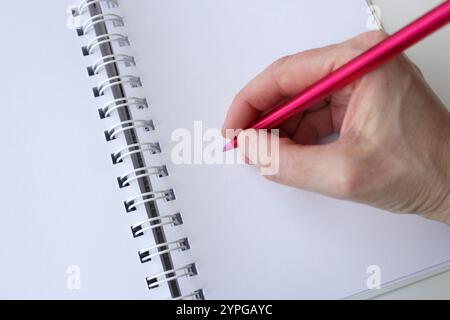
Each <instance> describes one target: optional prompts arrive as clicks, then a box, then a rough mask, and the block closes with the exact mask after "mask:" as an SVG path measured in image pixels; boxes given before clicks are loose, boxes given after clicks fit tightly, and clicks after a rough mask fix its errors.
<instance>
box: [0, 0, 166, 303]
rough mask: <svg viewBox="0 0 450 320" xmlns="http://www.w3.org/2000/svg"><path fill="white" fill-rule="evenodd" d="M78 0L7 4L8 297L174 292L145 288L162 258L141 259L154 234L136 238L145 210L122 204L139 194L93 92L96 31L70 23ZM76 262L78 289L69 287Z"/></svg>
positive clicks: (0, 228) (0, 286) (2, 279)
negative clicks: (123, 179)
mask: <svg viewBox="0 0 450 320" xmlns="http://www.w3.org/2000/svg"><path fill="white" fill-rule="evenodd" d="M72 1H73V0H70V1H51V3H50V2H48V3H47V2H46V3H43V2H39V1H27V2H26V4H25V5H24V3H23V2H21V1H7V2H4V3H2V12H3V13H4V14H3V15H2V19H0V29H1V30H2V34H3V45H2V49H1V50H0V66H1V68H0V69H1V70H2V78H1V80H0V88H1V92H2V107H1V115H2V124H1V126H0V145H1V147H2V153H1V157H0V167H1V170H2V178H1V179H0V200H1V201H0V257H1V264H0V298H7V299H12V298H58V299H66V298H150V297H159V298H166V297H168V296H169V293H168V292H167V291H166V290H164V289H160V290H157V291H156V292H154V293H153V294H150V293H149V292H148V289H147V287H146V283H145V276H148V275H150V274H152V273H155V272H158V271H160V265H159V263H158V264H157V265H152V264H151V263H150V264H146V265H141V264H140V262H139V261H138V257H137V250H138V249H140V248H142V247H143V246H144V245H150V244H152V243H153V238H152V237H142V238H141V239H140V240H134V239H133V238H132V235H131V231H130V227H129V226H130V225H131V223H132V222H133V221H132V220H133V219H138V217H132V216H130V215H127V214H126V213H125V210H124V207H123V202H122V201H123V200H124V199H125V198H126V197H128V196H129V194H128V193H132V192H133V191H130V190H128V191H119V188H118V185H117V181H116V180H115V179H116V177H117V176H119V175H120V174H121V173H123V172H124V171H127V170H129V168H127V164H126V163H125V164H124V165H123V166H120V167H113V166H112V163H111V158H110V153H111V152H112V151H113V150H114V149H115V148H117V145H113V144H109V143H106V141H105V138H104V135H103V130H104V129H106V128H108V127H109V125H110V124H109V123H106V122H104V121H102V120H100V119H99V116H98V112H97V108H98V107H99V104H100V101H98V100H95V99H94V98H93V95H92V91H91V88H92V86H93V83H94V82H98V81H99V78H97V79H92V80H91V79H89V78H88V76H87V72H86V66H87V65H88V64H89V63H91V62H92V61H93V60H92V58H91V57H90V58H84V57H82V55H81V44H82V43H85V42H86V41H87V38H89V37H87V38H83V39H77V36H76V35H75V31H74V30H70V31H69V30H68V29H66V19H67V16H66V8H67V6H68V5H69V4H72ZM110 120H111V121H113V120H114V119H110ZM116 120H117V119H116ZM117 143H118V144H121V143H122V144H123V141H120V139H119V141H117ZM135 192H136V190H134V193H135ZM70 266H77V267H79V271H80V272H81V273H80V276H81V278H80V280H81V282H80V284H81V287H80V289H79V290H70V288H74V287H73V286H72V287H71V286H69V287H67V281H68V280H70V279H73V277H72V278H71V277H70V275H68V274H66V271H67V270H69V271H70ZM68 268H69V269H68ZM69 282H70V281H69ZM72 284H74V285H76V284H77V281H75V282H74V283H72Z"/></svg>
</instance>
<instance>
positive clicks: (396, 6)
mask: <svg viewBox="0 0 450 320" xmlns="http://www.w3.org/2000/svg"><path fill="white" fill-rule="evenodd" d="M440 2H442V1H438V0H426V1H425V0H396V1H392V0H373V3H374V4H375V5H378V6H379V7H380V9H381V20H382V23H383V26H384V28H385V29H386V30H387V31H388V32H394V31H395V30H398V29H399V28H401V26H403V25H405V24H406V23H408V22H409V21H412V20H413V19H414V18H416V17H418V16H420V15H421V14H423V13H424V12H426V11H427V10H429V9H431V8H432V7H433V6H435V5H437V4H439V3H440ZM408 56H409V57H410V58H411V59H412V60H413V61H414V62H415V63H416V64H417V65H418V66H419V67H420V69H421V70H422V72H423V73H424V75H425V77H426V78H427V80H428V82H429V83H430V85H431V86H432V88H433V89H434V90H435V92H436V93H437V94H438V95H439V97H440V98H441V99H442V100H443V101H444V103H445V104H446V105H447V107H448V108H449V109H450V90H449V84H450V60H449V57H450V27H449V26H447V27H446V28H445V29H442V30H441V31H439V32H438V33H436V34H434V35H433V36H432V37H430V38H428V39H426V40H424V41H423V42H421V43H419V44H418V45H416V46H415V47H414V48H412V49H410V50H409V51H408ZM378 299H450V272H444V273H441V274H439V275H436V276H433V277H431V278H429V279H425V280H422V281H419V282H418V283H415V284H411V285H408V286H406V287H403V288H401V289H398V290H395V291H393V292H390V293H387V294H383V295H380V296H379V297H378Z"/></svg>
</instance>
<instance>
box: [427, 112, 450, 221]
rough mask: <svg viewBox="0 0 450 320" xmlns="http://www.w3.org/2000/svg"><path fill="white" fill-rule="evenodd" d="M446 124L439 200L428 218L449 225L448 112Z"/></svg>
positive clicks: (449, 114) (449, 164) (449, 145)
mask: <svg viewBox="0 0 450 320" xmlns="http://www.w3.org/2000/svg"><path fill="white" fill-rule="evenodd" d="M447 116H448V117H447V119H448V121H447V126H446V129H447V130H446V132H445V135H444V136H445V137H446V139H444V141H443V144H442V148H441V150H442V152H441V156H442V157H441V166H440V172H441V177H440V178H441V181H442V187H441V191H442V192H441V196H440V201H438V203H437V204H438V206H437V207H436V209H435V210H434V212H431V213H430V218H432V219H434V220H438V221H441V222H444V223H447V224H448V225H450V139H448V138H447V137H450V113H447Z"/></svg>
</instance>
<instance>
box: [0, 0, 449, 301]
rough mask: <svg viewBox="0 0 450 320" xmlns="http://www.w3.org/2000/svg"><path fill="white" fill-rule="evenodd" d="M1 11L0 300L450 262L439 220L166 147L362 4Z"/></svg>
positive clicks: (359, 13) (220, 2) (355, 285)
mask: <svg viewBox="0 0 450 320" xmlns="http://www.w3.org/2000/svg"><path fill="white" fill-rule="evenodd" d="M3 9H4V12H8V13H11V14H8V15H5V17H3V18H2V21H1V22H0V26H1V28H2V29H3V30H7V33H6V35H5V38H6V39H5V40H4V44H5V45H4V46H3V49H2V59H0V61H1V63H2V71H3V77H2V80H1V86H2V88H3V89H4V90H3V91H2V92H3V95H2V96H3V99H2V100H3V108H2V114H3V125H2V126H1V129H0V130H1V137H2V147H3V153H2V161H1V163H2V168H3V171H2V173H3V174H2V178H3V179H1V182H0V190H1V197H2V201H1V207H0V211H1V213H2V216H1V222H0V242H1V244H0V248H1V250H0V251H1V255H2V264H1V265H0V271H1V272H0V296H1V297H2V298H64V299H69V298H75V299H80V298H89V299H91V298H125V299H131V298H137V299H171V298H174V299H218V298H224V299H228V298H236V299H246V298H248V299H249V298H252V299H258V298H274V299H282V298H285V299H295V298H345V297H348V296H351V295H353V294H356V293H358V292H364V291H367V290H368V288H370V286H371V285H373V284H375V285H376V283H377V281H378V282H379V284H381V286H384V285H386V284H389V283H392V282H396V281H398V280H399V279H403V278H408V277H410V276H411V275H415V274H417V273H419V274H422V275H423V274H427V273H428V272H430V270H437V268H442V267H445V266H447V265H448V261H449V260H450V230H449V227H448V226H445V225H443V224H440V223H437V222H432V221H427V220H425V219H422V218H419V217H415V216H407V215H404V216H397V215H392V214H389V213H386V212H382V211H380V210H376V209H373V208H369V207H366V206H363V205H357V204H352V203H347V202H343V201H338V200H333V199H329V198H326V197H323V196H320V195H315V194H310V193H307V192H303V191H300V190H296V189H292V188H288V187H285V186H281V185H275V184H273V183H270V182H269V181H267V180H266V179H264V178H263V177H261V176H260V175H259V174H258V172H256V170H254V169H252V168H250V167H248V166H245V165H220V164H216V165H208V164H205V163H202V162H201V161H200V163H197V164H196V163H194V164H175V163H174V161H173V159H172V157H171V153H172V151H173V148H174V146H175V144H176V141H175V140H176V139H175V140H174V136H173V134H174V132H176V131H177V130H184V131H183V132H185V133H186V132H187V133H191V134H192V139H193V140H192V144H193V145H195V144H196V143H198V144H202V143H205V140H204V139H203V138H202V139H200V140H199V141H197V140H196V139H197V137H198V135H196V134H198V133H199V132H200V134H202V133H204V132H206V130H208V129H213V128H220V126H221V124H222V121H223V118H224V116H225V113H226V110H227V108H228V105H229V103H230V101H231V100H232V98H233V96H234V94H235V93H236V92H237V91H238V90H239V89H240V88H241V87H242V86H243V85H244V84H245V83H246V82H247V81H248V80H250V79H251V78H252V77H253V76H254V75H256V74H257V73H258V72H260V71H261V70H262V69H263V68H264V67H266V66H267V65H268V64H270V63H271V62H272V61H274V60H275V59H277V58H279V57H281V56H284V55H286V54H290V53H295V52H298V51H301V50H305V49H309V48H313V47H319V46H324V45H328V44H330V43H335V42H339V41H343V40H345V39H347V38H350V37H352V36H354V35H356V34H358V33H361V32H364V31H366V30H367V26H368V21H369V20H370V16H369V13H370V9H368V7H367V5H366V3H365V2H364V1H362V0H348V1H346V2H344V3H342V2H339V3H338V2H336V1H331V0H320V1H314V2H311V1H306V0H305V1H303V0H302V1H300V0H295V1H294V0H288V1H282V2H280V1H275V0H245V1H238V0H226V1H225V0H217V1H209V0H189V1H185V0H165V1H156V0H151V1H147V0H145V1H144V0H140V1H138V0H135V1H125V0H123V1H116V0H104V1H100V0H83V1H81V3H80V4H79V5H75V6H72V3H71V1H57V2H52V3H43V2H37V1H35V2H27V3H26V5H23V4H22V3H19V2H17V1H13V2H11V1H10V2H7V3H5V4H4V6H3ZM19 17H20V19H19ZM206 139H207V138H206ZM193 160H195V159H193ZM194 162H195V161H194ZM373 270H377V273H376V274H372V272H373ZM374 276H377V277H378V278H377V279H375V280H376V281H373V280H374ZM375 291H376V290H375Z"/></svg>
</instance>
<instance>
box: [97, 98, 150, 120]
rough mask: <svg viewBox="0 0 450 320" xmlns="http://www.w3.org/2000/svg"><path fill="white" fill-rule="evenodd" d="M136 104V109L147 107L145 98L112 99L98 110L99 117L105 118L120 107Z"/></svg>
mask: <svg viewBox="0 0 450 320" xmlns="http://www.w3.org/2000/svg"><path fill="white" fill-rule="evenodd" d="M133 105H134V106H136V107H137V108H138V109H148V103H147V100H146V99H142V98H136V97H128V98H119V99H114V100H113V101H110V102H108V103H107V104H105V105H104V106H103V107H101V108H100V109H99V110H98V113H99V115H100V118H101V119H104V118H107V117H109V116H110V115H111V113H112V112H113V111H117V110H119V109H121V108H128V107H130V106H133Z"/></svg>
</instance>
